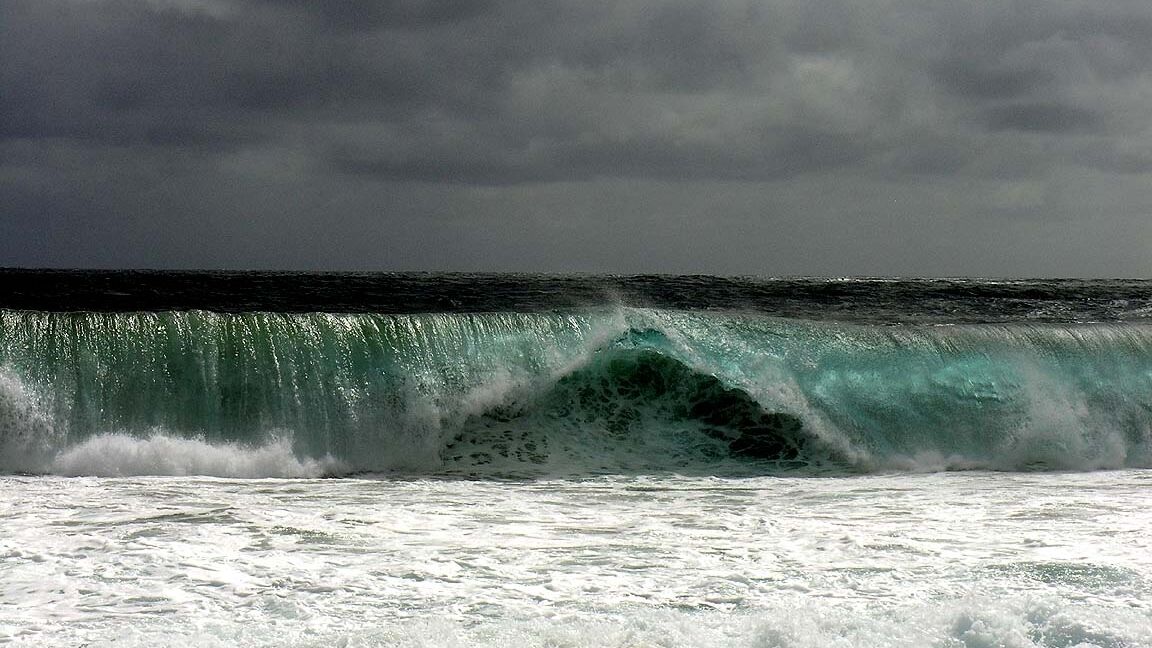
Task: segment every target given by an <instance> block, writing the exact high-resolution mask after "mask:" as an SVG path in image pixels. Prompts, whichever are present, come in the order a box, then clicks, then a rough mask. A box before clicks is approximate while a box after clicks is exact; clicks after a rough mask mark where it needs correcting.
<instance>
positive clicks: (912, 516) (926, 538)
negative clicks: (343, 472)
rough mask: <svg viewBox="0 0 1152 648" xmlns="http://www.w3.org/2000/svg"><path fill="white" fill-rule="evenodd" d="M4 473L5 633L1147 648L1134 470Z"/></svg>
mask: <svg viewBox="0 0 1152 648" xmlns="http://www.w3.org/2000/svg"><path fill="white" fill-rule="evenodd" d="M3 482H4V484H3V488H2V489H0V492H2V493H3V495H2V496H0V497H2V499H0V505H2V506H3V510H4V511H5V519H6V523H5V534H4V535H3V537H2V538H0V555H2V556H3V558H4V559H3V561H0V583H2V591H0V637H2V638H3V639H5V640H7V641H8V642H10V643H12V644H14V645H29V646H31V645H38V646H44V645H48V646H56V645H60V646H63V645H81V644H87V645H90V646H104V645H107V646H112V645H116V646H145V645H148V646H156V645H164V646H204V645H209V646H211V645H220V646H223V645H231V646H269V647H271V646H332V645H346V646H464V645H477V646H501V645H521V646H557V645H563V646H573V647H582V646H636V645H652V646H660V645H677V646H766V645H767V646H781V647H783V646H788V647H795V648H801V647H816V646H829V645H836V646H860V647H864V646H870V647H881V646H908V647H913V646H916V647H920V646H942V647H949V648H951V647H957V648H959V647H965V648H974V647H977V646H1013V647H1031V646H1048V647H1056V646H1061V647H1070V646H1101V647H1110V648H1116V647H1120V646H1147V645H1152V605H1150V604H1149V601H1152V533H1150V531H1152V518H1150V514H1149V512H1148V510H1149V509H1148V507H1147V503H1148V498H1147V490H1148V488H1149V486H1152V476H1150V474H1149V473H1148V472H1146V471H1121V472H1100V473H1079V474H1073V473H1067V474H1008V473H985V472H971V473H937V474H927V475H909V474H901V475H886V476H861V477H851V478H778V477H777V478H772V477H767V478H749V479H719V478H700V477H677V476H665V477H598V478H584V479H579V480H544V481H518V482H509V481H476V480H451V479H436V480H427V479H415V480H407V479H406V480H394V479H393V480H366V479H360V480H355V479H339V480H293V479H287V480H285V479H259V480H235V479H218V478H185V477H151V478H121V479H107V478H59V477H8V478H3Z"/></svg>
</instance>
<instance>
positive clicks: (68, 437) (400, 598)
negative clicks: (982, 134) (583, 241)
mask: <svg viewBox="0 0 1152 648" xmlns="http://www.w3.org/2000/svg"><path fill="white" fill-rule="evenodd" d="M0 274H4V275H5V276H4V278H5V279H6V282H5V283H4V285H3V286H2V287H0V306H4V307H5V308H3V309H0V471H2V474H0V481H2V482H3V488H2V489H0V507H2V509H0V510H3V515H4V521H5V522H4V529H5V531H4V533H3V534H2V535H0V642H3V643H10V644H13V645H37V646H43V645H53V646H54V645H60V646H65V645H67V646H72V645H88V646H101V645H106V646H112V645H115V646H157V645H163V646H205V645H207V646H211V645H220V646H573V647H583V646H778V647H786V646H787V647H807V646H932V647H940V648H952V647H957V648H959V647H964V648H974V647H992V646H1005V647H1017V646H1019V647H1027V646H1050V647H1057V646H1059V647H1069V648H1070V647H1073V646H1081V647H1086V646H1100V647H1110V648H1120V647H1129V646H1152V551H1150V549H1152V547H1150V545H1152V540H1150V538H1152V513H1149V512H1148V511H1149V504H1150V503H1152V497H1149V487H1150V486H1152V473H1150V472H1149V471H1148V470H1147V469H1148V467H1149V466H1152V395H1150V394H1152V320H1150V319H1149V318H1150V317H1152V308H1150V307H1149V295H1150V294H1152V291H1149V290H1148V289H1149V288H1150V287H1152V286H1149V285H1148V284H1146V283H1143V282H1134V281H1125V282H1069V281H1065V282H1028V281H999V282H997V281H988V280H847V279H844V280H792V279H789V280H763V279H739V280H734V279H718V278H708V277H666V278H661V277H623V278H621V277H542V276H457V275H303V274H301V275H285V274H257V273H201V274H196V273H96V272H70V273H69V272H64V273H61V272H43V271H3V272H0ZM101 304H103V308H101V307H100V305H101Z"/></svg>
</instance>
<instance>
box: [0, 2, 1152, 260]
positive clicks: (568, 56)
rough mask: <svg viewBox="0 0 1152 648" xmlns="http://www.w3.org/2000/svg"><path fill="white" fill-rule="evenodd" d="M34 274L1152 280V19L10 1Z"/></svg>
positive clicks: (818, 7) (1, 178)
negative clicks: (207, 271)
mask: <svg viewBox="0 0 1152 648" xmlns="http://www.w3.org/2000/svg"><path fill="white" fill-rule="evenodd" d="M0 60H3V61H4V62H5V63H4V65H3V66H0V200H2V202H3V204H4V205H6V207H5V208H4V209H3V211H0V265H5V264H6V265H70V266H151V267H177V266H183V267H187V266H195V267H295V268H379V269H454V270H473V269H480V270H553V271H566V270H590V271H621V272H633V271H658V272H697V271H701V272H720V273H748V274H795V273H799V274H1017V275H1019V274H1026V275H1038V274H1045V275H1054V274H1055V275H1085V274H1090V275H1142V274H1145V275H1146V274H1148V273H1149V271H1152V256H1150V254H1149V253H1150V252H1152V250H1150V249H1149V245H1148V244H1146V243H1144V241H1149V240H1152V218H1150V217H1152V183H1150V182H1149V180H1150V179H1152V177H1150V174H1152V119H1150V117H1152V109H1150V108H1149V106H1152V5H1149V4H1148V3H1147V2H1142V1H1141V2H1136V1H1127V0H1117V1H1115V2H1108V3H1099V2H1092V1H1091V0H1068V1H1066V2H1060V3H1053V2H1047V1H1045V0H1018V1H1008V2H1004V1H1002V0H962V1H960V2H942V1H941V2H922V1H918V0H916V1H914V0H874V1H871V2H867V3H861V2H849V1H846V0H844V1H840V0H831V1H829V2H821V3H811V2H804V1H801V0H769V1H764V2H754V1H739V0H721V1H704V0H695V1H666V2H656V1H646V0H645V1H634V2H597V1H591V2H581V3H569V2H565V3H560V2H550V1H548V0H545V1H538V0H534V1H527V0H508V1H502V0H472V1H461V2H455V1H452V0H430V1H427V2H420V1H417V0H382V1H381V0H347V1H344V2H308V1H305V0H0Z"/></svg>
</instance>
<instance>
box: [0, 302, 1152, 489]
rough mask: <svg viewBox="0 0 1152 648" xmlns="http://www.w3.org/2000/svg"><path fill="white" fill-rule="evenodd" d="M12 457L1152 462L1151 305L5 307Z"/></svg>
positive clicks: (95, 460)
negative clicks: (966, 310)
mask: <svg viewBox="0 0 1152 648" xmlns="http://www.w3.org/2000/svg"><path fill="white" fill-rule="evenodd" d="M0 367H2V369H0V470H4V471H7V472H37V473H41V472H50V473H59V474H106V475H117V474H133V475H136V474H211V475H220V476H315V475H321V474H346V473H352V472H399V473H406V474H444V473H447V474H458V475H475V476H497V475H511V476H532V475H555V474H581V473H605V472H608V473H611V472H666V471H675V472H683V473H703V474H726V475H727V474H765V473H771V472H776V471H817V472H821V473H825V472H829V471H832V472H852V473H855V472H870V471H878V470H879V471H883V470H942V469H994V470H1092V469H1102V468H1120V467H1145V466H1149V465H1152V450H1150V448H1152V443H1150V439H1152V327H1149V326H1147V325H1142V324H1133V323H1127V324H1096V325H1066V324H1043V325H1038V324H1025V323H1020V324H1005V325H967V326H910V325H906V326H872V325H848V324H834V323H817V322H809V321H803V320H784V319H775V318H769V317H762V316H752V315H739V314H732V313H686V312H680V311H665V310H657V309H614V310H580V311H571V312H554V313H454V314H426V315H368V314H356V315H337V314H326V313H310V314H277V313H244V314H218V313H209V312H201V311H189V312H164V313H119V314H106V313H39V312H23V311H0Z"/></svg>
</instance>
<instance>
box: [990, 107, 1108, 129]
mask: <svg viewBox="0 0 1152 648" xmlns="http://www.w3.org/2000/svg"><path fill="white" fill-rule="evenodd" d="M985 123H986V124H987V125H988V127H989V128H991V129H992V130H1016V131H1028V132H1035V133H1076V132H1084V131H1089V130H1092V129H1093V128H1095V127H1097V126H1099V124H1100V118H1099V116H1098V115H1096V114H1094V113H1092V112H1091V111H1088V110H1084V109H1083V108H1078V107H1076V106H1068V105H1061V104H1041V103H1024V104H1011V105H1006V106H997V107H995V108H992V109H990V110H989V111H988V113H987V114H986V115H985Z"/></svg>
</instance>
